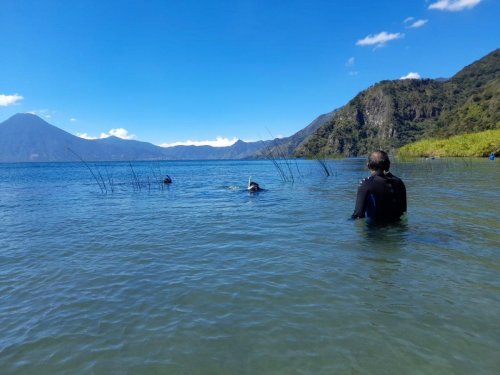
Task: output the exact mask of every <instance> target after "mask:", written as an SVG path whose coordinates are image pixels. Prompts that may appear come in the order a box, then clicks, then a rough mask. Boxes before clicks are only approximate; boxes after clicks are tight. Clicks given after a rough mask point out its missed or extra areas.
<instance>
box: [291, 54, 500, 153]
mask: <svg viewBox="0 0 500 375" xmlns="http://www.w3.org/2000/svg"><path fill="white" fill-rule="evenodd" d="M499 82H500V50H498V49H497V50H495V51H493V52H492V53H490V54H489V55H487V56H485V57H484V58H482V59H481V60H479V61H477V62H475V63H473V64H471V65H469V66H467V67H465V68H464V69H463V70H461V71H460V72H459V73H457V74H456V75H455V76H454V77H453V78H451V79H450V80H430V79H424V80H398V81H382V82H380V83H378V84H376V85H374V86H372V87H369V88H368V89H366V90H364V91H362V92H361V93H360V94H358V95H357V96H356V97H355V98H353V99H352V100H351V101H350V102H349V103H347V104H346V105H345V106H344V107H342V108H340V109H339V110H338V111H337V112H335V114H334V115H333V117H332V119H331V120H330V121H328V122H327V123H326V124H324V125H323V126H321V127H320V128H319V129H318V130H316V131H315V132H314V133H313V134H312V135H311V136H309V137H308V138H307V139H306V140H305V141H304V142H303V143H302V144H301V145H299V146H298V148H297V149H296V150H295V154H296V156H315V155H326V156H328V155H338V154H341V155H344V156H356V155H365V154H367V153H368V152H370V151H371V150H373V149H385V150H394V149H396V148H398V147H401V146H403V145H405V144H408V143H411V142H414V141H416V140H419V139H422V138H425V137H432V136H449V135H455V134H460V133H465V132H473V131H480V130H486V129H494V128H499V127H500V115H499V109H498V108H499V105H498V104H499V97H500V96H499V92H500V85H499Z"/></svg>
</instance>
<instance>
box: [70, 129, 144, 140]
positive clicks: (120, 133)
mask: <svg viewBox="0 0 500 375" xmlns="http://www.w3.org/2000/svg"><path fill="white" fill-rule="evenodd" d="M76 136H77V137H80V138H83V139H98V138H100V139H103V138H109V137H111V136H114V137H118V138H121V139H135V138H136V137H135V135H134V134H129V132H128V130H127V129H123V128H115V129H110V130H109V131H108V132H107V133H101V134H100V135H99V137H94V136H93V135H89V134H88V133H76Z"/></svg>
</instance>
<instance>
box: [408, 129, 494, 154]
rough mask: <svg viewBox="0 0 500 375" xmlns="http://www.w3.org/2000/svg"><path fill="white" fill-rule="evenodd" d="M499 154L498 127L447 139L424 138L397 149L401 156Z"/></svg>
mask: <svg viewBox="0 0 500 375" xmlns="http://www.w3.org/2000/svg"><path fill="white" fill-rule="evenodd" d="M491 152H493V153H494V154H495V155H499V154H500V129H497V130H486V131H483V132H479V133H472V134H461V135H455V136H452V137H450V138H447V139H425V140H421V141H418V142H415V143H412V144H408V145H406V146H403V147H401V148H400V149H399V150H398V156H401V157H421V156H422V157H430V156H439V157H481V156H488V155H489V154H490V153H491Z"/></svg>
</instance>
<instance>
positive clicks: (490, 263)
mask: <svg viewBox="0 0 500 375" xmlns="http://www.w3.org/2000/svg"><path fill="white" fill-rule="evenodd" d="M278 163H279V164H278V167H279V168H277V167H276V166H275V165H273V163H272V161H268V160H264V161H198V162H195V161H190V162H187V161H183V162H169V161H161V162H134V163H132V164H129V163H92V164H90V165H89V167H90V168H91V169H92V171H93V173H94V174H95V175H96V178H97V179H98V181H99V182H100V186H101V187H99V185H98V184H97V182H96V180H95V179H94V177H93V176H92V174H91V173H90V171H89V169H88V168H87V167H86V166H85V165H83V164H82V163H78V164H77V163H53V164H51V163H46V164H1V165H0V223H1V225H2V227H1V230H0V369H1V370H0V372H1V373H2V374H17V373H19V374H162V373H165V374H278V373H280V374H332V373H340V374H343V373H345V374H352V373H354V374H402V373H416V374H429V373H437V374H492V373H498V370H499V369H500V356H499V347H500V222H499V217H498V216H499V211H500V206H499V202H500V199H499V198H500V194H499V186H500V167H499V163H498V160H496V161H489V160H469V159H458V160H450V159H440V160H419V161H413V162H405V163H402V162H401V163H394V166H393V168H392V171H393V173H394V174H396V175H398V176H399V177H401V178H402V179H403V180H404V181H405V183H406V186H407V190H408V204H409V212H408V214H407V215H406V216H405V218H404V219H403V220H402V221H401V222H400V223H398V224H396V225H392V226H385V227H378V228H377V227H370V226H368V225H367V224H366V223H365V222H364V221H362V220H358V221H349V220H348V218H349V217H350V215H351V213H352V211H353V208H354V200H355V195H356V189H357V185H358V182H359V180H360V179H362V178H364V177H366V176H367V175H368V171H367V170H366V168H365V167H364V164H365V161H364V160H363V159H346V160H334V161H329V162H328V168H329V170H330V172H331V175H330V176H326V174H325V173H323V170H322V168H321V166H320V165H319V163H317V162H316V161H305V160H299V161H289V162H284V161H278ZM280 168H281V170H282V172H280ZM99 173H100V175H101V176H102V180H101V178H100V177H99ZM281 173H283V175H284V178H282V175H281ZM166 174H169V175H170V176H171V177H172V179H173V183H172V184H171V185H169V186H164V185H162V184H159V183H157V182H156V180H158V179H159V178H160V176H164V175H166ZM249 176H252V179H253V180H255V181H257V182H258V183H259V184H260V185H261V187H263V188H264V189H266V190H265V191H263V192H259V193H257V194H250V193H248V192H247V191H246V190H245V188H246V184H247V182H248V178H249ZM284 179H285V180H287V181H284ZM292 179H293V181H292ZM137 182H138V183H137ZM104 189H107V190H108V191H107V193H106V191H105V190H104Z"/></svg>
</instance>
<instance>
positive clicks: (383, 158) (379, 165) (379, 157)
mask: <svg viewBox="0 0 500 375" xmlns="http://www.w3.org/2000/svg"><path fill="white" fill-rule="evenodd" d="M367 166H368V169H369V170H371V171H374V172H388V171H389V168H390V167H391V161H390V160H389V155H387V152H385V151H382V150H377V151H373V152H372V153H371V154H370V156H368V164H367Z"/></svg>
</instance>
